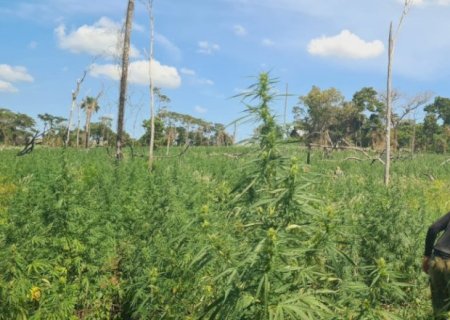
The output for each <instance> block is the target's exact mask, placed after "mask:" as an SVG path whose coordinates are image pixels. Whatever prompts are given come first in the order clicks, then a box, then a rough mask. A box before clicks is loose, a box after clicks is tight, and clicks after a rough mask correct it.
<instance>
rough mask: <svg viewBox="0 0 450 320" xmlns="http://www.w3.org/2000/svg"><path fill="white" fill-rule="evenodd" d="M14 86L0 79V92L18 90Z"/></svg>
mask: <svg viewBox="0 0 450 320" xmlns="http://www.w3.org/2000/svg"><path fill="white" fill-rule="evenodd" d="M18 91H19V90H17V88H16V87H14V86H13V85H12V84H11V83H9V82H6V81H3V80H0V92H12V93H14V92H18Z"/></svg>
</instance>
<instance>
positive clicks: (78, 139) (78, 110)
mask: <svg viewBox="0 0 450 320" xmlns="http://www.w3.org/2000/svg"><path fill="white" fill-rule="evenodd" d="M80 124H81V119H80V106H79V105H77V144H76V146H77V148H78V146H79V144H80Z"/></svg>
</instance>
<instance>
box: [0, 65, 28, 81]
mask: <svg viewBox="0 0 450 320" xmlns="http://www.w3.org/2000/svg"><path fill="white" fill-rule="evenodd" d="M0 79H1V80H5V81H8V82H19V81H24V82H33V81H34V79H33V77H32V76H31V75H30V74H29V73H28V71H27V68H25V67H22V66H17V67H12V66H10V65H7V64H0Z"/></svg>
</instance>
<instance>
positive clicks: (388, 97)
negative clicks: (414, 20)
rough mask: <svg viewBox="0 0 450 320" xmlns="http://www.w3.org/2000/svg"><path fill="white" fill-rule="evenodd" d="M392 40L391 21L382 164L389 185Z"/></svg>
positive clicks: (385, 180) (386, 183)
mask: <svg viewBox="0 0 450 320" xmlns="http://www.w3.org/2000/svg"><path fill="white" fill-rule="evenodd" d="M393 47H394V41H393V39H392V22H391V25H390V27H389V45H388V48H389V49H388V71H387V72H388V73H387V94H386V152H385V153H386V161H385V165H384V184H385V185H386V186H388V185H389V180H390V169H391V116H392V105H391V104H392V95H391V91H392V88H391V87H392V53H393V49H394V48H393Z"/></svg>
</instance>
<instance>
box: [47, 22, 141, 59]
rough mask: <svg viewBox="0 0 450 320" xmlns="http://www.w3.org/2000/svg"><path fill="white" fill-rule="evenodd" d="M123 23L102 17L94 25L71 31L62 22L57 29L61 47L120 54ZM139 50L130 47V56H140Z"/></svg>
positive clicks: (83, 51)
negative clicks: (67, 30)
mask: <svg viewBox="0 0 450 320" xmlns="http://www.w3.org/2000/svg"><path fill="white" fill-rule="evenodd" d="M120 30H121V25H120V24H118V23H116V22H114V21H112V20H111V19H109V18H106V17H102V18H100V20H98V21H97V22H96V23H94V24H93V25H82V26H81V27H79V28H78V29H76V30H74V31H72V32H71V33H69V34H67V33H66V27H65V26H64V25H63V24H61V25H59V26H58V27H57V28H56V29H55V34H56V36H57V38H58V43H59V47H60V48H61V49H65V50H69V51H70V52H73V53H87V54H91V55H100V56H105V57H115V56H118V55H120V52H121V47H122V44H121V43H122V41H123V40H122V37H121V36H120V35H121V32H120ZM139 55H140V53H139V50H137V49H136V48H135V47H134V46H131V47H130V57H138V56H139Z"/></svg>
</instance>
